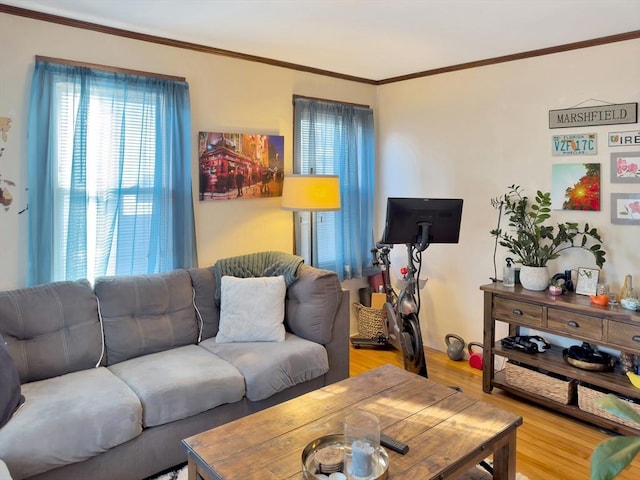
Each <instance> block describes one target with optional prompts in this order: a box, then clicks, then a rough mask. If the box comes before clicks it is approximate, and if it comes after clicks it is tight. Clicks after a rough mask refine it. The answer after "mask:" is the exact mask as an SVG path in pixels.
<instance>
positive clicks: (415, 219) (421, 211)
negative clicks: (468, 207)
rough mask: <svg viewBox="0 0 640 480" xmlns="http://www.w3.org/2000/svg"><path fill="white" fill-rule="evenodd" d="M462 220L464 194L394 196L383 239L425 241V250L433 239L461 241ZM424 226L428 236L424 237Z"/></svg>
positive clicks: (447, 241) (420, 243)
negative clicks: (447, 195) (459, 196)
mask: <svg viewBox="0 0 640 480" xmlns="http://www.w3.org/2000/svg"><path fill="white" fill-rule="evenodd" d="M461 220H462V199H460V198H397V197H393V198H392V197H390V198H388V199H387V218H386V222H385V227H384V233H383V236H382V241H381V243H386V244H400V243H402V244H412V245H424V246H423V247H422V248H421V250H424V248H426V247H427V246H428V245H429V244H431V243H458V239H459V237H460V222H461ZM423 227H427V228H428V230H427V232H428V238H423V234H422V228H423ZM425 241H426V244H425Z"/></svg>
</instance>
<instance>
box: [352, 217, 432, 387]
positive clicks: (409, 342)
mask: <svg viewBox="0 0 640 480" xmlns="http://www.w3.org/2000/svg"><path fill="white" fill-rule="evenodd" d="M422 227H423V228H424V234H423V235H421V237H423V238H422V240H421V242H420V243H419V244H407V245H406V247H407V256H408V259H407V266H406V267H402V268H401V269H400V273H401V274H402V280H403V283H404V287H403V288H402V290H400V293H396V291H395V290H394V288H393V286H392V285H391V276H390V266H391V261H390V259H389V255H390V253H391V249H392V248H393V245H391V244H384V243H377V244H376V248H374V249H372V253H373V254H374V261H373V264H374V265H376V266H379V267H380V269H381V275H382V280H383V289H384V293H385V295H386V302H385V304H384V306H383V321H382V329H383V331H382V332H380V334H379V335H378V336H377V337H376V338H373V339H365V338H357V337H355V338H352V339H351V342H352V344H353V345H354V347H355V348H359V347H360V346H363V345H369V346H382V345H386V344H391V345H392V346H393V347H395V348H396V349H398V350H399V351H401V352H402V357H403V361H404V368H405V370H407V371H410V372H413V373H417V374H418V375H421V376H423V377H425V378H428V375H427V362H426V359H425V356H424V346H423V344H422V332H421V331H420V321H419V319H418V313H419V312H420V292H419V291H418V278H419V276H420V269H421V267H422V252H423V251H424V250H425V249H426V248H427V247H428V246H429V243H428V241H427V240H426V239H428V238H429V237H428V225H423V226H422ZM416 265H417V267H416Z"/></svg>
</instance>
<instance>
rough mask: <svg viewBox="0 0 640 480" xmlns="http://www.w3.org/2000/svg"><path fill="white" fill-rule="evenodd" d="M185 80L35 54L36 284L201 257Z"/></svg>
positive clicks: (31, 154) (32, 248) (32, 202)
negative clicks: (56, 60)
mask: <svg viewBox="0 0 640 480" xmlns="http://www.w3.org/2000/svg"><path fill="white" fill-rule="evenodd" d="M190 132H191V112H190V101H189V86H188V84H187V83H186V82H184V81H176V80H169V79H163V78H157V77H152V76H141V75H132V74H125V73H115V72H109V71H103V70H99V69H94V68H87V67H79V66H71V65H66V64H64V65H63V64H57V63H53V62H49V61H44V60H40V59H38V60H37V61H36V66H35V71H34V74H33V81H32V85H31V98H30V106H29V125H28V174H29V266H28V281H29V284H31V285H33V284H38V283H45V282H49V281H55V280H64V279H67V280H75V279H79V278H90V279H93V278H96V277H98V276H102V275H114V274H143V273H157V272H162V271H169V270H172V269H175V268H179V267H183V268H188V267H192V266H195V265H197V254H196V244H195V227H194V217H193V200H192V194H191V166H190V161H191V142H190Z"/></svg>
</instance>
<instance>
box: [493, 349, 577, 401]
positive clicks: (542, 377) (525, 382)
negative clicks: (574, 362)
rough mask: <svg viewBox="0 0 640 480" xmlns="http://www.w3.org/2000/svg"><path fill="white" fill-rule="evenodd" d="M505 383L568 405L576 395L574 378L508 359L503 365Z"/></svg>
mask: <svg viewBox="0 0 640 480" xmlns="http://www.w3.org/2000/svg"><path fill="white" fill-rule="evenodd" d="M505 376H506V380H507V383H508V384H509V385H513V386H514V387H518V388H520V389H522V390H526V391H528V392H531V393H535V394H536V395H540V396H542V397H545V398H548V399H549V400H553V401H555V402H558V403H562V404H564V405H568V404H570V403H571V402H573V399H574V398H575V395H576V382H575V380H571V379H568V378H566V377H563V376H561V375H554V374H551V373H549V372H545V371H541V370H537V369H535V368H533V367H529V366H526V365H521V364H518V363H516V362H513V361H511V360H510V361H508V362H507V364H506V366H505Z"/></svg>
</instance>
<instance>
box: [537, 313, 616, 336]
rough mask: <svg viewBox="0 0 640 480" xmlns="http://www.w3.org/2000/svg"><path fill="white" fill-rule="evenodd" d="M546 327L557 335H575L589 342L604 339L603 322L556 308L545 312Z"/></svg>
mask: <svg viewBox="0 0 640 480" xmlns="http://www.w3.org/2000/svg"><path fill="white" fill-rule="evenodd" d="M547 327H548V328H549V329H550V330H553V331H554V332H558V333H567V334H569V335H571V336H573V335H577V336H580V337H583V338H587V339H590V340H603V339H604V333H603V332H604V320H603V319H602V318H599V317H590V316H588V315H581V314H579V313H572V312H567V311H566V310H559V309H557V308H549V310H547Z"/></svg>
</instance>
